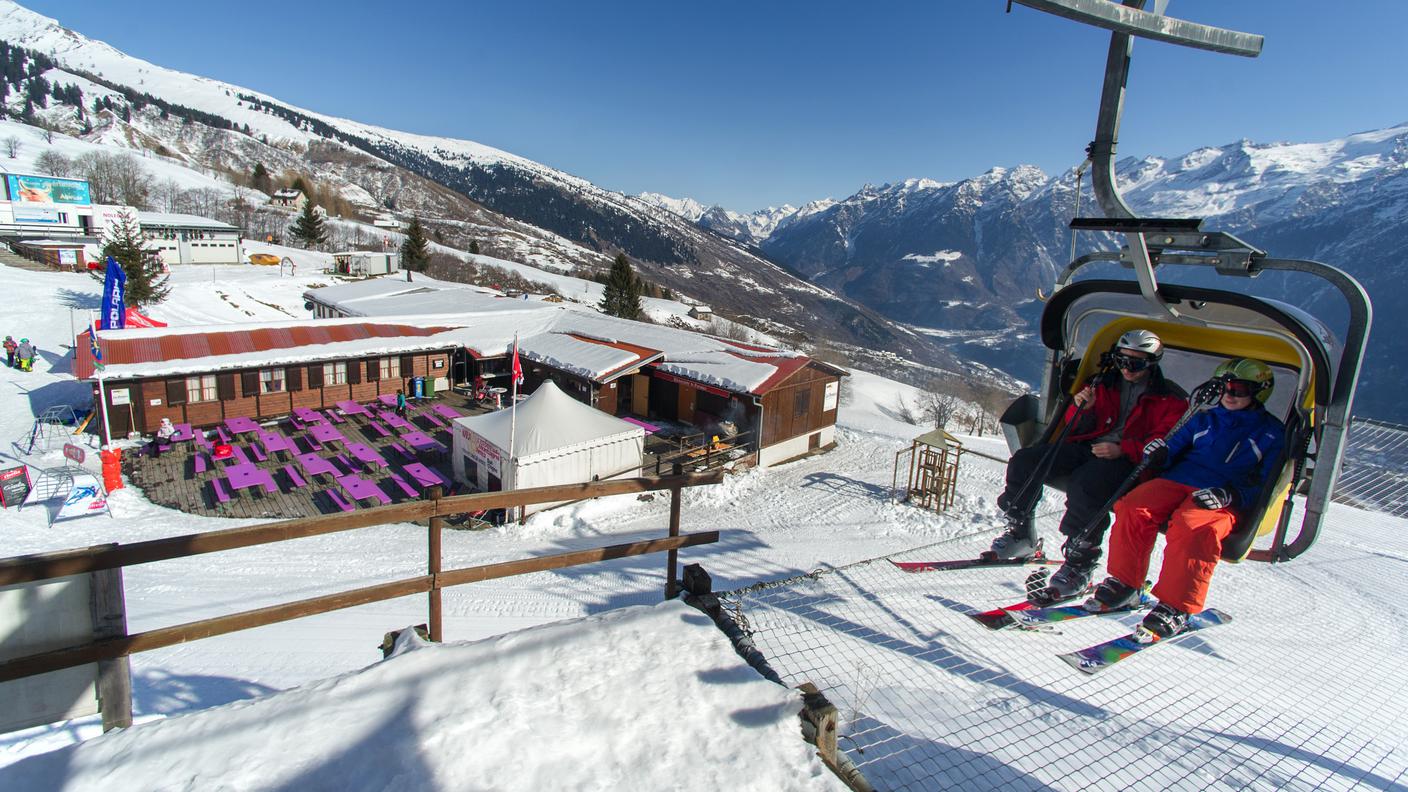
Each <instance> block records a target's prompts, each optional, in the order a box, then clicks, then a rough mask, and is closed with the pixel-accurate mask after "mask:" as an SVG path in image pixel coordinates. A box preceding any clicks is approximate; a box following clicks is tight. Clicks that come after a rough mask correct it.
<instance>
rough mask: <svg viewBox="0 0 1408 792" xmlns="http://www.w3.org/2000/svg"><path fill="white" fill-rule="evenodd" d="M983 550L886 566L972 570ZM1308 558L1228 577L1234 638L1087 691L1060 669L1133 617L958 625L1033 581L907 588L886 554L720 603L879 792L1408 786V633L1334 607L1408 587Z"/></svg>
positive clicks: (1351, 562) (1147, 659) (927, 583)
mask: <svg viewBox="0 0 1408 792" xmlns="http://www.w3.org/2000/svg"><path fill="white" fill-rule="evenodd" d="M988 538H990V537H987V536H983V537H978V536H976V535H972V536H966V537H960V538H958V539H954V540H950V541H947V542H942V543H938V544H935V545H930V546H927V547H924V548H918V549H915V550H911V551H907V552H905V553H903V554H900V555H897V556H894V557H893V558H894V559H895V560H914V561H925V560H936V559H946V558H964V557H968V556H969V555H971V554H972V553H975V552H977V550H978V549H980V548H981V547H984V546H985V545H986V540H987V539H988ZM979 541H981V544H979V543H978V542H979ZM1317 554H1318V559H1319V563H1317V564H1315V565H1308V564H1307V565H1281V566H1279V567H1278V568H1277V569H1276V570H1275V572H1274V573H1269V572H1268V567H1267V565H1264V564H1255V565H1252V564H1241V565H1232V564H1224V565H1222V566H1220V567H1219V569H1218V573H1217V575H1218V577H1217V579H1215V580H1214V589H1213V601H1211V602H1210V604H1211V605H1214V606H1216V607H1218V608H1220V609H1223V610H1226V611H1228V612H1230V613H1231V614H1233V622H1232V623H1231V624H1228V625H1226V626H1222V627H1219V628H1216V629H1214V630H1209V631H1207V632H1200V633H1195V634H1190V635H1187V636H1185V637H1183V638H1181V639H1180V640H1178V641H1175V642H1172V643H1170V644H1168V645H1165V646H1158V647H1156V648H1154V649H1151V650H1149V651H1147V652H1144V653H1141V654H1139V655H1137V656H1135V657H1132V658H1130V659H1128V660H1126V661H1123V662H1121V663H1119V664H1118V665H1116V666H1114V667H1111V668H1109V669H1107V670H1105V671H1102V672H1100V673H1099V674H1096V675H1091V676H1087V675H1084V674H1082V673H1080V672H1078V671H1076V670H1075V669H1074V668H1072V667H1071V666H1069V665H1067V664H1066V663H1065V662H1063V661H1062V660H1060V659H1059V658H1058V657H1057V656H1056V655H1057V654H1058V653H1062V652H1068V651H1071V650H1074V649H1078V648H1082V647H1085V646H1088V645H1090V644H1093V643H1097V642H1099V641H1103V640H1106V639H1109V638H1113V637H1116V636H1117V635H1120V634H1123V633H1125V632H1128V630H1129V629H1131V627H1132V625H1133V624H1134V623H1136V622H1137V620H1138V618H1139V615H1137V614H1125V615H1122V616H1103V617H1091V618H1086V619H1081V620H1078V621H1074V622H1068V623H1065V624H1063V625H1062V626H1061V628H1060V630H1059V632H1032V631H1024V630H1017V629H1013V628H1007V629H1004V630H997V631H994V630H989V629H988V628H986V627H983V626H982V625H980V624H978V623H977V622H976V621H974V620H972V619H970V618H968V617H967V616H966V615H965V614H966V613H970V612H975V611H981V610H986V609H989V608H992V607H996V606H999V605H1004V604H1012V603H1014V602H1018V601H1021V600H1022V599H1023V596H1024V593H1023V586H1022V582H1023V578H1024V577H1025V575H1026V574H1027V573H1028V572H1029V571H1030V570H1031V569H1032V568H1033V567H1025V568H1023V567H1015V568H1013V567H1005V568H1004V567H995V568H987V569H981V568H980V569H967V570H961V571H942V572H930V573H919V574H914V573H907V572H903V571H901V570H899V569H898V568H897V567H896V566H895V565H894V564H891V563H890V560H889V559H887V558H881V559H874V560H870V561H864V562H860V563H856V564H852V565H849V566H845V567H841V568H832V569H823V570H819V571H816V572H814V573H811V574H808V575H803V576H800V577H795V578H790V579H787V580H782V581H774V582H768V583H762V584H758V585H755V586H752V587H749V588H745V589H740V590H737V591H733V592H728V593H725V594H722V595H720V598H721V601H722V602H723V604H724V607H725V609H726V610H727V611H728V612H729V613H730V614H731V615H732V616H733V618H734V619H735V620H736V621H737V622H738V623H739V625H740V626H742V627H743V629H744V630H745V632H747V633H748V634H749V635H750V636H751V637H752V640H753V642H754V644H755V645H756V647H757V648H758V649H759V650H760V651H761V652H762V653H763V655H765V656H766V658H767V660H768V662H769V663H770V664H771V666H772V667H773V668H774V669H775V670H776V671H777V672H778V674H779V675H781V676H782V678H783V679H784V681H785V682H786V683H787V684H789V685H794V686H795V685H800V684H801V683H803V682H812V683H813V684H815V685H817V686H818V687H819V688H820V689H821V691H822V692H823V693H824V694H825V695H826V696H828V698H829V699H830V700H831V702H832V703H833V704H835V705H836V707H837V708H838V710H839V711H840V715H841V733H840V747H841V749H842V750H844V751H845V752H846V754H847V756H848V757H849V759H850V760H851V762H853V763H854V764H855V765H856V766H857V767H858V768H859V769H860V771H861V773H862V774H864V775H865V776H866V778H867V780H868V781H869V782H870V783H871V784H872V785H873V786H874V787H875V788H876V789H878V790H936V789H964V790H968V789H1004V790H1052V789H1057V790H1065V789H1136V790H1166V789H1225V788H1236V789H1242V788H1251V789H1266V790H1272V789H1276V790H1281V789H1292V790H1318V789H1331V790H1355V789H1375V790H1384V789H1408V719H1404V718H1402V717H1401V715H1402V713H1403V712H1405V711H1408V674H1404V673H1403V672H1402V659H1401V657H1400V656H1399V655H1398V652H1400V651H1401V647H1402V646H1403V644H1404V641H1405V640H1408V626H1402V625H1401V623H1400V624H1391V625H1387V626H1383V625H1379V624H1377V623H1376V619H1375V618H1374V617H1372V616H1371V615H1370V614H1367V613H1365V614H1362V615H1361V614H1354V613H1351V614H1350V615H1349V616H1348V617H1346V616H1345V614H1344V610H1345V609H1344V608H1343V606H1342V602H1343V600H1341V599H1340V597H1345V598H1352V597H1354V596H1355V595H1356V592H1355V591H1353V589H1354V587H1355V586H1358V585H1363V584H1362V582H1361V581H1367V580H1384V579H1385V576H1389V575H1394V576H1397V577H1399V578H1402V577H1403V576H1402V571H1403V568H1402V565H1403V563H1404V559H1403V558H1400V557H1393V556H1388V555H1385V554H1381V553H1367V552H1364V551H1361V550H1357V549H1354V548H1348V547H1345V546H1335V547H1334V548H1333V549H1325V550H1321V549H1319V548H1317ZM1157 563H1158V558H1157V557H1156V558H1155V567H1154V568H1155V569H1157ZM1405 587H1408V586H1405ZM1307 591H1314V592H1318V594H1317V596H1311V597H1307V596H1306V592H1307ZM1358 594H1360V595H1361V596H1362V592H1358ZM1379 596H1383V595H1382V594H1380V595H1379ZM1291 627H1293V628H1294V629H1289V628H1291Z"/></svg>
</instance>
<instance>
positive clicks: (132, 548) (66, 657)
mask: <svg viewBox="0 0 1408 792" xmlns="http://www.w3.org/2000/svg"><path fill="white" fill-rule="evenodd" d="M722 480H723V474H722V472H720V471H712V472H709V473H702V474H691V475H679V476H668V477H663V478H661V477H653V478H633V479H617V480H608V481H597V482H590V483H583V484H568V485H561V486H553V487H534V488H531V489H521V490H513V491H509V492H489V493H477V494H473V495H457V496H454V497H448V498H442V497H439V489H438V488H436V489H435V490H433V491H432V493H431V497H430V498H428V499H426V500H419V501H409V502H406V503H399V504H395V505H391V506H381V507H377V508H372V509H359V510H357V511H354V512H348V513H346V514H330V515H325V516H322V517H313V518H309V519H298V520H286V521H283V522H276V523H265V524H262V525H251V526H247V527H243V528H229V529H226V530H222V531H211V532H208V533H199V534H187V535H184V536H173V537H169V538H166V539H153V540H151V541H146V542H134V543H132V544H127V545H101V546H98V547H91V548H83V549H75V550H62V551H57V552H52V553H42V554H37V555H28V556H16V557H13V558H6V559H0V586H7V585H12V584H15V583H30V582H35V581H41V580H49V579H52V578H59V577H65V576H68V575H78V574H84V573H93V572H100V571H102V570H120V569H122V568H123V567H129V566H134V565H136V564H147V563H151V562H153V561H165V560H169V559H173V558H188V557H190V556H196V555H202V554H204V553H215V552H219V551H222V550H233V549H235V548H240V547H251V546H254V545H261V544H270V543H273V542H285V541H288V540H290V539H301V538H304V537H309V536H321V535H323V534H331V533H339V532H342V531H352V530H356V529H359V528H367V527H371V526H377V525H385V524H388V523H397V522H410V521H420V520H426V521H428V523H429V530H428V532H427V545H428V548H427V549H428V557H429V559H428V565H427V566H428V568H427V570H426V574H424V575H419V576H416V577H412V578H405V579H403V580H395V581H391V582H388V583H379V584H377V585H374V586H365V587H363V588H357V589H350V590H347V591H340V592H337V593H334V594H327V595H324V596H321V597H312V598H309V599H302V600H297V601H295V602H288V603H284V604H281V605H271V606H269V607H265V608H256V609H254V610H248V611H242V612H239V613H233V614H230V615H228V616H217V617H214V618H209V619H201V620H200V621H194V622H187V623H185V624H178V625H174V626H171V627H163V628H160V629H155V630H148V631H146V632H140V633H135V634H126V631H125V629H123V630H122V633H123V634H120V635H116V636H112V637H100V638H97V639H96V640H93V641H91V642H89V643H85V644H80V645H78V646H70V647H66V648H63V649H55V650H51V651H47V652H41V653H38V654H32V655H26V656H23V657H16V658H12V659H10V660H6V661H4V662H0V682H4V681H9V680H12V679H20V678H23V677H28V676H33V675H36V674H43V673H47V672H49V671H57V670H59V669H63V668H71V667H73V666H78V665H83V664H85V663H93V662H102V661H110V660H115V659H118V658H125V657H127V656H128V655H131V654H135V653H137V652H145V651H148V650H151V649H160V648H162V647H166V646H172V645H175V644H179V643H185V642H186V641H193V640H196V639H199V638H209V637H212V636H216V635H224V634H226V633H231V632H237V631H239V630H247V629H250V628H252V627H262V626H264V625H267V624H275V623H277V622H282V621H289V620H291V619H297V618H301V617H304V616H312V615H314V614H319V613H328V612H330V611H335V610H341V609H343V608H351V607H355V606H358V605H366V604H368V603H372V602H380V601H383V600H389V599H395V598H398V597H404V596H407V595H410V594H422V593H423V594H426V595H427V596H428V608H429V629H430V638H431V640H433V641H438V640H440V639H441V605H440V592H441V590H442V589H444V588H446V587H449V586H458V585H460V584H463V583H474V582H478V581H483V580H493V579H495V578H502V577H510V576H513V575H523V574H528V573H530V572H541V571H545V570H550V569H562V568H564V567H571V566H579V565H581V564H590V563H594V562H597V561H606V560H611V559H616V558H626V557H628V556H637V555H644V554H646V553H657V552H661V551H665V552H667V553H668V559H667V561H666V570H665V571H666V575H665V596H666V598H670V597H673V596H674V595H675V568H676V565H677V560H676V553H677V551H678V550H679V548H681V547H693V546H695V545H703V544H711V543H713V542H717V541H718V540H719V532H718V531H702V532H698V533H689V534H680V492H681V490H683V489H684V488H685V487H695V486H700V485H703V484H717V483H719V482H720V481H722ZM660 490H669V492H670V498H671V500H670V525H669V533H668V535H667V536H665V537H662V538H659V539H650V540H645V541H639V542H628V543H625V544H616V545H608V546H602V547H594V548H590V549H587V550H576V551H572V552H567V553H557V554H554V555H546V556H538V557H535V558H526V559H521V560H517V561H506V562H501V563H496V564H485V565H481V566H472V567H463V568H460V569H449V570H445V569H441V568H440V535H441V532H442V531H443V529H444V518H445V517H447V516H453V515H457V514H465V513H469V512H477V511H480V510H484V509H501V508H511V507H514V506H526V505H529V504H533V503H546V502H551V501H573V500H581V499H584V498H594V497H600V496H604V495H621V494H627V493H633V492H653V491H660Z"/></svg>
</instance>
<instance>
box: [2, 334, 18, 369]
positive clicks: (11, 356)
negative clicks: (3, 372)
mask: <svg viewBox="0 0 1408 792" xmlns="http://www.w3.org/2000/svg"><path fill="white" fill-rule="evenodd" d="M18 346H19V344H16V343H15V339H14V337H13V336H5V365H7V366H9V367H10V368H14V367H15V348H16V347H18Z"/></svg>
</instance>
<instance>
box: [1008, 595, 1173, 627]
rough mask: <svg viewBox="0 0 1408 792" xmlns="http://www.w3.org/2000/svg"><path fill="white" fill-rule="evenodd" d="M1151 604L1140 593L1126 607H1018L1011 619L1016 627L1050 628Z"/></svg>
mask: <svg viewBox="0 0 1408 792" xmlns="http://www.w3.org/2000/svg"><path fill="white" fill-rule="evenodd" d="M1151 604H1152V601H1151V600H1150V599H1149V597H1148V596H1147V595H1141V596H1140V598H1139V603H1138V604H1136V605H1134V606H1132V607H1128V608H1119V609H1116V610H1106V611H1092V610H1086V609H1085V606H1084V605H1053V606H1051V607H1049V608H1037V607H1028V608H1019V609H1017V610H1016V611H1015V612H1013V613H1012V619H1013V621H1015V622H1016V623H1017V626H1018V627H1026V628H1029V629H1043V628H1050V627H1053V626H1055V625H1057V624H1061V623H1063V622H1068V621H1074V620H1076V619H1084V618H1086V617H1088V616H1109V615H1111V614H1115V615H1118V614H1121V613H1132V612H1134V611H1140V610H1144V609H1145V608H1147V607H1149V606H1150V605H1151Z"/></svg>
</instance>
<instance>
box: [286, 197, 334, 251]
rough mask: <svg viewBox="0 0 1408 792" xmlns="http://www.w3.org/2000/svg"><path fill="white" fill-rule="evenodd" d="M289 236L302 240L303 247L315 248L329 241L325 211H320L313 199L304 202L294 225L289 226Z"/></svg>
mask: <svg viewBox="0 0 1408 792" xmlns="http://www.w3.org/2000/svg"><path fill="white" fill-rule="evenodd" d="M288 233H289V236H291V237H293V238H294V239H297V240H300V241H301V242H302V243H303V247H305V248H308V249H309V250H313V249H315V248H317V247H318V246H320V245H323V244H326V243H327V241H328V227H327V223H325V222H323V213H322V212H320V211H318V207H316V206H314V205H313V202H312V201H305V202H304V203H303V211H302V212H301V213H300V214H299V215H298V219H297V220H295V221H293V225H291V226H289V227H288Z"/></svg>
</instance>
